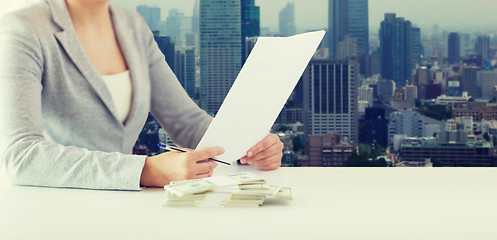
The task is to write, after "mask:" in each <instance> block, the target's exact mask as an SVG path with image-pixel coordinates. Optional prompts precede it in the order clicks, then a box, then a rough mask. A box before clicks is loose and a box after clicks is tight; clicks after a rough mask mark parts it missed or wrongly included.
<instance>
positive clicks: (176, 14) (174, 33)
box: [166, 8, 184, 39]
mask: <svg viewBox="0 0 497 240" xmlns="http://www.w3.org/2000/svg"><path fill="white" fill-rule="evenodd" d="M183 18H184V15H183V13H182V12H180V11H179V10H178V9H177V8H172V9H171V10H169V16H167V18H166V26H167V34H166V35H167V36H169V37H173V38H175V39H180V38H181V22H182V20H183Z"/></svg>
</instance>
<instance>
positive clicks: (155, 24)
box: [136, 5, 160, 31]
mask: <svg viewBox="0 0 497 240" xmlns="http://www.w3.org/2000/svg"><path fill="white" fill-rule="evenodd" d="M136 11H137V12H138V13H140V15H142V17H143V18H144V19H145V22H146V23H147V25H148V27H149V28H150V30H151V31H159V22H160V8H158V7H149V6H147V5H139V6H137V7H136Z"/></svg>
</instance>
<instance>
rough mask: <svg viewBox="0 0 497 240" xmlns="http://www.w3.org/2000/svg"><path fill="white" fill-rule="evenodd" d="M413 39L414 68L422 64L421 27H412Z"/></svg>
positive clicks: (412, 61)
mask: <svg viewBox="0 0 497 240" xmlns="http://www.w3.org/2000/svg"><path fill="white" fill-rule="evenodd" d="M411 39H412V44H411V46H412V60H411V63H412V68H411V69H415V68H416V66H418V65H419V64H421V50H422V47H421V29H420V28H418V27H413V28H412V34H411Z"/></svg>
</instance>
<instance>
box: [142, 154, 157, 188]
mask: <svg viewBox="0 0 497 240" xmlns="http://www.w3.org/2000/svg"><path fill="white" fill-rule="evenodd" d="M152 161H153V160H152V159H151V158H150V157H147V158H146V159H145V164H144V166H143V170H142V175H141V178H140V185H141V186H144V187H151V186H155V184H154V169H153V167H152V163H151V162H152Z"/></svg>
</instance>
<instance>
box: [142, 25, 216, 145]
mask: <svg viewBox="0 0 497 240" xmlns="http://www.w3.org/2000/svg"><path fill="white" fill-rule="evenodd" d="M141 21H142V24H141V27H140V28H141V30H142V31H144V32H143V35H144V36H146V38H145V44H146V46H147V48H146V49H147V50H146V51H147V55H148V58H147V59H149V74H150V79H151V89H152V96H151V101H152V102H151V113H152V114H153V115H154V116H155V118H156V119H157V120H158V121H159V123H160V124H161V126H162V127H163V128H164V129H165V130H166V132H167V133H168V134H169V136H170V137H171V138H172V139H173V141H174V142H175V143H177V144H179V145H181V146H183V147H188V148H195V147H196V146H197V145H198V143H199V142H200V139H201V138H202V136H203V135H204V133H205V131H206V130H207V128H208V127H209V125H210V123H211V121H212V117H211V116H210V115H208V114H207V113H206V112H205V111H204V110H202V109H200V108H199V107H198V106H197V104H195V102H193V100H192V99H191V98H190V97H189V96H188V94H187V93H186V91H185V90H184V89H183V87H182V86H181V84H180V83H179V81H178V79H177V77H176V75H175V74H174V73H173V71H172V70H171V68H170V67H169V65H168V64H167V62H166V61H165V57H164V55H163V54H162V52H161V51H160V49H159V47H158V46H157V43H156V42H155V40H154V37H153V35H152V33H151V32H150V30H148V28H147V27H146V25H145V22H144V21H143V19H141Z"/></svg>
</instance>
